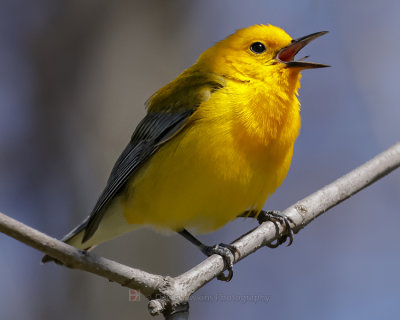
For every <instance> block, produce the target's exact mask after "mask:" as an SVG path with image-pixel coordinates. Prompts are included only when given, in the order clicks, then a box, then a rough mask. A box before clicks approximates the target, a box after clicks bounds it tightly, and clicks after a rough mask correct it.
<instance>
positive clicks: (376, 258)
mask: <svg viewBox="0 0 400 320" xmlns="http://www.w3.org/2000/svg"><path fill="white" fill-rule="evenodd" d="M399 12H400V2H399V1H395V0H383V1H379V2H378V1H372V0H369V1H367V0H363V1H361V0H356V1H343V0H339V1H330V2H328V1H317V0H308V1H307V0H306V1H296V0H283V1H266V0H247V1H240V0H235V1H233V0H229V1H228V0H218V1H211V0H207V1H185V0H170V1H162V0H158V1H128V0H115V1H107V0H96V1H94V0H88V1H78V0H68V1H66V0H63V1H61V0H57V1H55V0H15V1H7V0H2V1H0V70H1V72H0V211H2V212H3V213H5V214H7V215H9V216H11V217H14V218H16V219H18V220H20V221H22V222H24V223H26V224H28V225H30V226H32V227H34V228H37V229H39V230H41V231H43V232H45V233H48V234H49V235H52V236H55V237H61V236H63V235H64V234H65V233H66V232H68V231H70V229H71V228H73V227H74V226H75V225H77V224H78V223H80V221H81V220H82V219H83V218H84V217H85V216H86V215H87V214H88V213H89V212H90V210H91V209H92V206H93V205H94V202H95V201H96V199H97V196H98V195H99V193H100V192H101V190H102V188H103V186H104V184H105V182H106V179H107V177H108V173H109V172H110V170H111V167H112V165H113V163H114V161H115V160H116V158H117V157H118V155H119V153H120V151H121V150H122V148H123V147H124V146H125V144H126V143H127V141H128V139H129V137H130V135H131V133H132V131H133V129H134V127H135V125H136V124H137V123H138V121H139V120H140V119H141V118H142V117H143V115H144V112H145V110H144V102H145V101H146V99H147V98H148V97H149V96H150V95H151V94H152V93H153V92H154V91H156V90H157V89H158V88H160V87H161V86H162V85H164V84H166V83H168V82H169V81H170V80H172V79H173V78H175V77H176V76H177V75H178V74H179V73H180V72H182V71H183V70H184V69H185V68H186V67H188V66H190V65H191V64H192V63H193V62H194V61H195V59H196V58H197V57H198V55H199V54H200V53H201V52H202V51H204V50H205V49H206V48H208V47H209V46H211V45H213V44H214V43H215V42H216V41H218V40H220V39H222V38H224V37H225V36H227V35H228V34H230V33H232V32H233V31H235V30H236V29H239V28H242V27H246V26H249V25H253V24H257V23H263V24H268V23H271V24H274V25H278V26H280V27H282V28H284V29H285V30H286V31H287V32H288V33H289V34H290V35H291V36H292V37H300V36H303V35H306V34H309V33H312V32H316V31H321V30H329V31H330V33H329V34H328V35H326V36H324V37H323V38H320V39H318V40H317V41H315V42H314V43H313V44H312V45H310V46H309V47H307V48H306V49H305V50H304V51H303V52H302V54H304V55H306V54H310V55H311V60H313V61H316V62H321V63H327V64H330V65H332V68H329V69H321V70H313V71H305V72H303V79H302V88H301V90H300V100H301V103H302V119H303V126H302V130H301V135H300V137H299V139H298V141H297V143H296V145H295V152H294V158H293V164H292V167H291V170H290V172H289V175H288V177H287V179H286V180H285V182H284V184H283V186H282V187H281V188H279V189H278V191H277V192H276V194H275V195H273V196H272V197H271V198H270V200H269V201H268V202H267V205H266V208H268V209H280V210H282V209H285V208H286V207H288V206H289V205H291V204H292V203H294V202H295V201H297V200H299V199H301V198H303V197H304V196H306V195H308V194H309V193H311V192H313V191H315V190H317V189H318V188H320V187H322V186H323V185H325V184H327V183H330V182H331V181H333V180H334V179H336V178H338V177H339V176H341V175H343V174H344V173H346V172H348V171H349V170H351V169H352V168H354V167H356V166H358V165H359V164H361V163H363V162H364V161H366V160H368V159H370V158H371V157H373V156H374V155H375V154H376V153H378V152H381V151H383V150H384V149H386V148H387V147H389V146H390V145H392V144H393V143H395V142H396V141H397V140H399V133H400V129H399V128H400V127H399V119H400V108H399V103H398V93H399V90H400V88H399V80H398V74H399V73H400V64H399V59H398V53H399V52H400V41H399V38H400V19H399V14H398V13H399ZM399 188H400V175H399V172H394V173H393V174H391V175H389V176H388V177H386V178H384V179H383V180H382V181H379V182H378V183H376V184H374V185H372V186H371V187H369V188H368V189H366V190H364V191H362V192H361V193H360V194H358V195H356V196H354V197H352V198H351V199H349V200H347V201H346V202H344V203H343V204H341V205H339V206H338V207H336V208H334V209H332V210H331V211H330V212H328V213H327V214H325V215H323V216H322V217H320V218H319V219H317V220H315V221H314V222H313V223H312V224H310V225H309V226H308V227H307V228H306V229H305V230H303V231H302V232H300V233H299V234H298V235H297V236H296V237H295V241H294V244H293V245H292V246H291V247H280V248H278V249H275V250H271V249H263V250H259V251H258V252H257V253H256V254H254V255H252V256H250V257H248V258H247V259H245V260H244V261H242V262H240V263H239V264H237V265H236V267H235V275H234V278H233V280H232V281H231V282H230V283H222V282H219V281H213V282H212V283H210V284H209V285H207V286H205V287H203V288H202V289H201V290H200V291H199V292H198V293H196V294H195V296H194V297H193V301H192V303H191V319H243V318H244V317H246V318H249V319H261V318H263V319H264V318H271V319H281V318H286V319H288V318H289V319H290V318H296V319H310V318H311V319H314V318H315V319H321V318H322V319H376V318H389V317H393V316H397V315H398V310H399V289H398V288H399V287H400V279H399V273H398V270H400V257H399V252H400V250H399V249H400V245H399V244H400V241H399V240H400V236H399V234H398V225H399V223H400V215H399V209H398V207H399ZM255 225H256V224H255V222H254V221H250V220H247V221H235V222H232V223H230V224H228V225H227V226H225V227H224V228H223V229H221V230H219V231H218V232H216V233H213V234H209V235H205V236H201V239H202V240H204V241H205V242H207V243H210V244H211V243H219V242H222V241H224V242H229V241H232V240H233V239H235V238H236V237H238V236H239V235H241V234H243V233H245V232H246V231H248V230H249V229H251V228H253V227H254V226H255ZM95 252H96V254H98V255H104V256H105V257H108V258H111V259H115V260H117V261H119V262H121V263H125V264H128V265H131V266H133V267H137V268H142V269H144V270H146V271H149V272H154V273H160V274H169V275H172V276H175V275H178V274H180V273H182V272H184V271H185V270H187V269H189V268H191V267H192V266H194V265H196V264H197V263H199V262H200V261H201V260H202V259H203V256H202V254H201V253H200V252H198V250H197V249H195V248H194V247H193V246H192V245H191V244H190V243H187V242H186V241H185V240H183V239H181V237H179V236H165V235H159V234H156V233H154V232H153V231H151V230H139V231H137V232H134V233H132V234H128V235H126V236H123V237H121V238H119V239H116V240H114V241H111V242H109V243H106V244H104V245H102V246H100V247H98V248H97V249H96V250H95ZM41 256H42V254H41V253H40V252H38V251H36V250H34V249H31V248H30V247H27V246H25V245H24V244H22V243H20V242H17V241H15V240H14V239H11V238H9V237H7V236H5V235H3V234H0V281H1V286H0V318H1V319H33V320H35V319H53V318H57V319H88V318H96V319H110V318H118V319H151V318H152V317H150V315H148V313H147V301H145V299H144V298H143V297H142V299H141V300H142V301H141V302H129V301H128V289H126V288H123V287H120V286H119V285H117V284H113V283H110V282H108V281H106V280H104V279H102V278H99V277H97V276H94V275H91V274H89V273H85V272H81V271H74V270H69V269H66V268H63V267H60V266H57V265H54V264H48V265H41V264H40V259H41ZM251 296H260V297H264V298H262V299H264V300H267V302H265V301H264V302H257V303H254V302H249V301H248V302H243V301H242V302H240V301H237V300H238V299H241V297H251ZM243 299H245V298H243Z"/></svg>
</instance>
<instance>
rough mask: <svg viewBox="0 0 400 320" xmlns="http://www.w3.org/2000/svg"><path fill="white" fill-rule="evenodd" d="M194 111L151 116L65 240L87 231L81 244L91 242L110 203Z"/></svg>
mask: <svg viewBox="0 0 400 320" xmlns="http://www.w3.org/2000/svg"><path fill="white" fill-rule="evenodd" d="M194 111H195V109H193V110H186V111H182V112H179V113H158V112H157V113H156V112H149V113H148V114H147V115H146V116H145V117H144V118H143V120H142V121H141V122H140V123H139V125H138V126H137V128H136V130H135V132H134V133H133V135H132V138H131V140H130V142H129V144H128V145H127V146H126V148H125V149H124V151H123V152H122V154H121V155H120V157H119V158H118V160H117V162H116V163H115V165H114V167H113V169H112V171H111V174H110V177H109V178H108V181H107V185H106V187H105V189H104V191H103V192H102V193H101V195H100V197H99V199H98V201H97V203H96V205H95V207H94V209H93V211H92V213H91V214H90V216H89V217H88V218H87V219H86V220H85V221H84V222H83V223H82V224H81V225H80V226H78V227H77V228H75V229H74V230H72V231H71V232H70V233H69V234H68V235H66V236H65V237H64V239H63V240H67V239H69V238H71V237H73V236H74V235H75V234H77V233H79V232H80V231H82V230H83V229H85V234H84V236H83V239H82V243H84V242H85V241H87V240H88V239H90V237H91V236H92V235H93V234H94V233H95V231H96V230H97V228H98V226H99V223H100V221H101V219H102V218H103V215H104V213H105V210H103V209H105V208H106V207H107V206H108V205H109V204H110V200H111V199H113V198H114V197H115V196H116V195H117V194H118V192H119V191H121V190H122V189H123V187H124V186H125V183H126V182H127V180H128V179H129V177H130V176H131V175H132V174H134V173H135V172H136V171H137V170H138V168H140V166H141V165H142V164H143V163H145V162H146V160H148V159H149V158H150V157H151V156H152V155H153V154H154V152H156V151H157V149H158V148H159V147H160V145H161V144H162V143H163V142H165V141H166V140H168V139H169V138H171V137H172V136H173V135H174V134H175V133H177V132H178V131H179V130H180V129H181V128H182V127H183V126H184V124H185V123H186V122H187V119H188V118H189V117H190V115H192V114H193V112H194Z"/></svg>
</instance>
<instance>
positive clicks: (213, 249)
mask: <svg viewBox="0 0 400 320" xmlns="http://www.w3.org/2000/svg"><path fill="white" fill-rule="evenodd" d="M201 251H202V252H203V253H204V254H205V255H206V256H208V257H209V256H212V255H213V254H217V255H219V256H221V257H222V259H223V260H224V263H225V266H226V270H228V274H227V275H225V274H224V273H223V272H221V273H220V274H219V275H218V276H217V279H218V280H221V281H226V282H229V281H230V280H231V279H232V277H233V262H234V259H235V254H236V253H237V254H238V255H239V257H240V252H239V250H238V249H237V248H235V247H234V246H232V245H230V244H225V243H220V244H217V245H215V246H204V247H203V248H201Z"/></svg>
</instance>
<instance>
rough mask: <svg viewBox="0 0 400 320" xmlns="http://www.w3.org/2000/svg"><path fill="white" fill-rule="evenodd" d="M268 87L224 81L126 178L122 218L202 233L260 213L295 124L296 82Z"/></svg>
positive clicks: (282, 167)
mask: <svg viewBox="0 0 400 320" xmlns="http://www.w3.org/2000/svg"><path fill="white" fill-rule="evenodd" d="M294 81H296V83H298V78H296V79H294ZM273 89H274V88H273V87H271V86H266V85H265V83H262V82H258V83H249V84H244V83H242V82H237V81H233V80H227V82H226V85H225V87H224V88H222V89H219V90H217V91H216V92H214V93H213V94H212V95H211V97H210V99H209V100H208V101H206V102H204V103H203V104H201V105H200V106H199V108H198V110H197V111H196V112H195V113H194V114H193V116H192V118H191V119H190V120H189V121H190V122H189V124H188V125H187V126H186V127H185V128H184V130H183V131H181V132H180V133H179V134H178V135H176V136H175V137H174V138H173V139H171V140H169V141H168V142H167V143H165V144H164V145H163V146H162V147H161V148H160V149H159V150H158V151H157V153H156V154H154V156H153V157H152V158H151V159H150V160H149V161H148V163H147V164H146V166H144V167H143V168H142V169H141V170H140V171H139V172H138V173H137V174H136V175H135V177H134V179H131V181H129V182H128V186H129V187H128V192H126V193H125V194H124V199H123V207H124V215H125V218H126V219H127V221H128V222H129V223H131V224H144V225H153V226H156V227H160V228H168V229H173V230H180V229H182V228H194V229H196V230H197V231H198V232H208V231H213V230H215V229H218V228H219V227H221V226H223V225H224V224H226V223H227V222H228V221H230V220H232V219H234V218H235V217H236V216H238V215H239V214H240V213H242V212H244V211H245V210H247V209H256V210H261V209H262V206H263V204H264V202H265V200H266V199H267V197H268V195H269V194H271V193H272V192H274V191H275V189H276V188H277V187H278V186H279V185H280V184H281V183H282V181H283V179H284V178H285V176H286V174H287V172H288V169H289V166H290V162H291V158H292V152H293V144H294V141H295V139H296V137H297V135H298V132H299V129H300V115H299V104H298V100H297V98H296V96H295V91H296V90H297V85H296V86H295V87H294V88H293V92H291V93H290V94H289V93H285V94H283V93H280V92H273Z"/></svg>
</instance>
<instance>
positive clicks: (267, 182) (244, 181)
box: [43, 25, 327, 280]
mask: <svg viewBox="0 0 400 320" xmlns="http://www.w3.org/2000/svg"><path fill="white" fill-rule="evenodd" d="M325 33H326V31H322V32H317V33H313V34H310V35H308V36H305V37H302V38H299V39H296V40H292V38H291V37H290V36H289V35H288V34H287V33H286V32H285V31H284V30H282V29H280V28H278V27H275V26H272V25H254V26H251V27H248V28H245V29H241V30H238V31H237V32H235V33H234V34H232V35H230V36H228V37H227V38H226V39H225V40H222V41H220V42H218V43H217V44H215V45H214V46H213V47H211V48H209V49H208V50H206V51H205V52H204V53H203V54H201V55H200V57H199V58H198V60H197V61H196V63H195V64H194V65H193V66H191V67H190V68H188V69H186V70H185V71H184V72H183V73H182V74H180V75H179V76H178V77H177V78H176V79H175V80H173V81H172V82H171V83H169V84H167V85H166V86H164V87H163V88H161V89H160V90H158V91H157V92H156V93H154V94H153V95H152V96H151V97H150V99H149V100H148V101H147V104H146V105H147V115H146V116H145V117H144V118H143V120H142V121H141V122H140V123H139V125H138V126H137V128H136V130H135V131H134V133H133V135H132V138H131V140H130V141H129V143H128V145H127V147H126V148H125V149H124V150H123V152H122V154H121V156H120V157H119V158H118V160H117V162H116V164H115V165H114V168H113V169H112V171H111V175H110V177H109V179H108V181H107V185H106V187H105V189H104V191H103V193H102V194H101V195H100V198H99V200H98V201H97V203H96V205H95V207H94V209H93V211H92V213H91V214H90V216H89V217H87V218H86V219H85V220H84V221H83V223H82V224H80V225H79V226H77V227H76V228H75V229H74V230H72V231H71V232H70V233H68V234H67V235H66V236H65V237H64V238H63V239H62V240H63V241H65V242H66V243H68V244H70V245H72V246H74V247H76V248H79V249H86V250H88V249H90V248H93V247H94V246H95V245H97V244H99V243H102V242H104V241H107V240H110V239H111V238H114V237H116V236H119V235H122V234H124V233H126V232H128V231H132V230H134V229H137V228H139V227H141V226H153V227H155V228H156V229H170V230H173V231H176V232H179V233H180V234H181V235H183V236H184V237H185V238H187V239H188V240H190V241H191V242H192V243H194V244H195V245H196V246H198V247H199V248H200V249H201V251H202V252H203V253H205V254H206V255H211V254H214V253H216V254H220V255H221V256H222V257H223V258H224V261H225V262H226V265H227V268H228V270H229V274H228V276H225V278H224V277H222V279H224V280H230V278H231V277H232V260H231V259H232V258H229V257H232V255H231V254H230V252H229V251H231V252H233V253H235V250H236V249H235V248H234V247H233V246H232V245H224V244H220V245H216V246H206V245H204V244H203V243H201V242H200V241H199V240H197V239H196V238H195V237H194V236H193V235H192V234H191V233H189V231H188V230H191V231H194V232H197V233H202V232H210V231H213V230H216V229H218V228H220V227H222V226H223V225H225V224H226V223H227V222H229V221H231V220H233V219H235V218H236V217H239V216H251V217H257V216H258V214H259V213H260V212H261V210H262V208H263V205H264V202H265V201H266V199H267V198H268V196H269V195H270V194H271V193H273V192H274V191H275V190H276V188H277V187H279V186H280V185H281V183H282V181H283V179H284V178H285V176H286V174H287V173H288V170H289V167H290V162H291V159H292V153H293V145H294V142H295V140H296V138H297V136H298V134H299V130H300V105H299V101H298V99H297V92H298V90H299V87H300V77H301V76H300V71H302V70H304V69H314V68H321V67H327V65H323V64H319V63H313V62H306V61H304V59H300V60H297V61H296V60H294V57H295V55H296V54H297V53H298V52H299V50H300V49H302V48H303V47H304V46H305V45H306V44H307V43H309V42H310V41H312V40H313V39H315V38H317V37H319V36H321V35H323V34H325ZM266 217H267V218H270V219H278V220H279V221H280V222H281V223H283V222H282V221H285V222H286V227H288V228H289V225H288V223H287V221H286V220H285V219H279V218H280V217H279V215H278V214H276V213H271V214H266ZM49 260H53V259H52V258H51V257H49V256H45V257H44V258H43V261H44V262H46V261H49Z"/></svg>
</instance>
